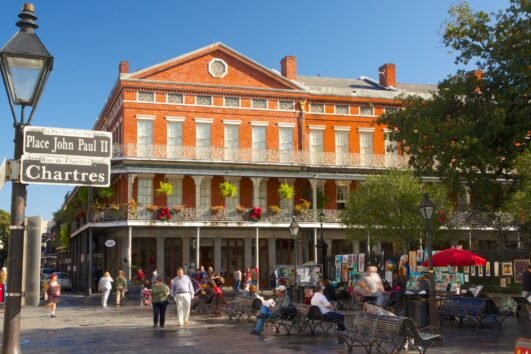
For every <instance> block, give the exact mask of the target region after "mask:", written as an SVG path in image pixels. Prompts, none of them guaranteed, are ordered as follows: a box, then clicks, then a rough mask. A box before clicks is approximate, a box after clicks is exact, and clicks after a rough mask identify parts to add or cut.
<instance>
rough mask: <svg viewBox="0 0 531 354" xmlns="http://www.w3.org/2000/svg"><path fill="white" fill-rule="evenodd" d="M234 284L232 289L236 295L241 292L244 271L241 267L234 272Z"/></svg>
mask: <svg viewBox="0 0 531 354" xmlns="http://www.w3.org/2000/svg"><path fill="white" fill-rule="evenodd" d="M233 277H234V284H232V289H233V291H234V292H235V293H239V292H240V285H241V283H242V271H241V270H240V268H239V267H236V270H235V271H234V275H233Z"/></svg>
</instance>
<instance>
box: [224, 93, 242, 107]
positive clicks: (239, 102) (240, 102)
mask: <svg viewBox="0 0 531 354" xmlns="http://www.w3.org/2000/svg"><path fill="white" fill-rule="evenodd" d="M227 98H232V99H237V100H238V105H237V106H227ZM241 105H242V100H241V99H240V98H239V97H234V96H227V97H225V96H223V106H224V107H228V108H240V107H241Z"/></svg>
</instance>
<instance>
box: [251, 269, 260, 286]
mask: <svg viewBox="0 0 531 354" xmlns="http://www.w3.org/2000/svg"><path fill="white" fill-rule="evenodd" d="M250 278H251V285H258V267H256V268H255V267H251V274H250Z"/></svg>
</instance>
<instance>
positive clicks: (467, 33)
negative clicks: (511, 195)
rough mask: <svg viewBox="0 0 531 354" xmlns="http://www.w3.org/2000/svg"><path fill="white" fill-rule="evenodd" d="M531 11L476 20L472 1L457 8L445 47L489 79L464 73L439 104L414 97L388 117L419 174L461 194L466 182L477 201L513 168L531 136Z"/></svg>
mask: <svg viewBox="0 0 531 354" xmlns="http://www.w3.org/2000/svg"><path fill="white" fill-rule="evenodd" d="M529 10H530V2H529V1H528V0H512V1H511V2H510V7H509V8H508V9H506V10H504V11H500V12H499V13H498V14H495V15H494V14H491V15H488V14H486V13H484V12H476V13H474V12H472V11H471V9H470V7H469V5H468V4H467V3H466V2H465V3H462V4H460V5H457V6H454V7H452V8H450V11H449V13H450V20H449V21H448V22H447V23H446V28H445V32H444V37H443V40H444V43H445V45H446V46H447V47H449V48H452V49H453V50H455V51H456V63H457V64H463V65H466V64H469V63H471V62H472V63H474V64H475V65H476V66H477V68H478V69H481V70H482V72H483V73H482V76H481V77H478V76H476V75H471V74H467V73H465V72H464V71H459V72H457V73H456V74H455V75H452V76H450V77H448V78H447V79H445V80H443V81H442V82H440V83H439V85H438V91H437V92H436V93H434V94H433V97H432V98H431V99H423V98H420V97H406V98H404V108H405V109H404V110H400V111H397V112H393V113H387V114H385V115H383V116H382V117H380V119H379V121H378V122H379V123H380V124H386V125H387V126H388V127H389V128H391V130H392V131H391V133H390V138H391V139H392V140H395V141H397V142H399V146H400V148H401V149H402V150H404V151H406V152H407V153H408V154H409V155H410V157H411V159H410V165H411V166H412V167H413V168H415V169H417V170H419V171H421V172H422V173H424V174H426V173H434V174H436V175H438V176H440V177H442V178H443V179H444V182H445V183H447V184H448V185H449V186H452V187H453V188H456V187H457V186H459V185H460V184H461V183H462V182H463V181H464V182H465V183H467V184H468V186H470V187H471V188H472V191H473V192H474V191H480V192H477V193H476V195H481V194H482V193H481V191H483V192H484V191H487V190H488V191H492V188H493V186H494V185H495V183H494V181H495V180H496V178H498V177H502V176H503V177H505V176H506V174H507V172H508V171H511V170H512V169H513V167H514V161H515V158H516V157H517V156H519V155H520V154H521V153H522V151H523V150H524V149H525V147H526V146H528V145H529V143H530V141H529V139H530V134H531V119H530V118H529V117H530V116H531V114H530V113H531V112H530V109H529V104H528V100H529V98H530V94H529V92H530V91H529V83H530V76H529V73H530V70H529V67H531V63H530V58H531V45H529V43H530V31H529ZM483 194H485V193H483Z"/></svg>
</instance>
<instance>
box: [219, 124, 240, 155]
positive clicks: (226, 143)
mask: <svg viewBox="0 0 531 354" xmlns="http://www.w3.org/2000/svg"><path fill="white" fill-rule="evenodd" d="M223 123H224V127H223V159H224V160H226V161H237V160H238V153H239V151H240V124H241V121H230V120H223ZM229 131H235V132H236V136H235V137H232V139H230V140H228V139H227V138H228V135H229V134H227V133H228V132H229ZM233 145H234V146H233Z"/></svg>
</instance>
